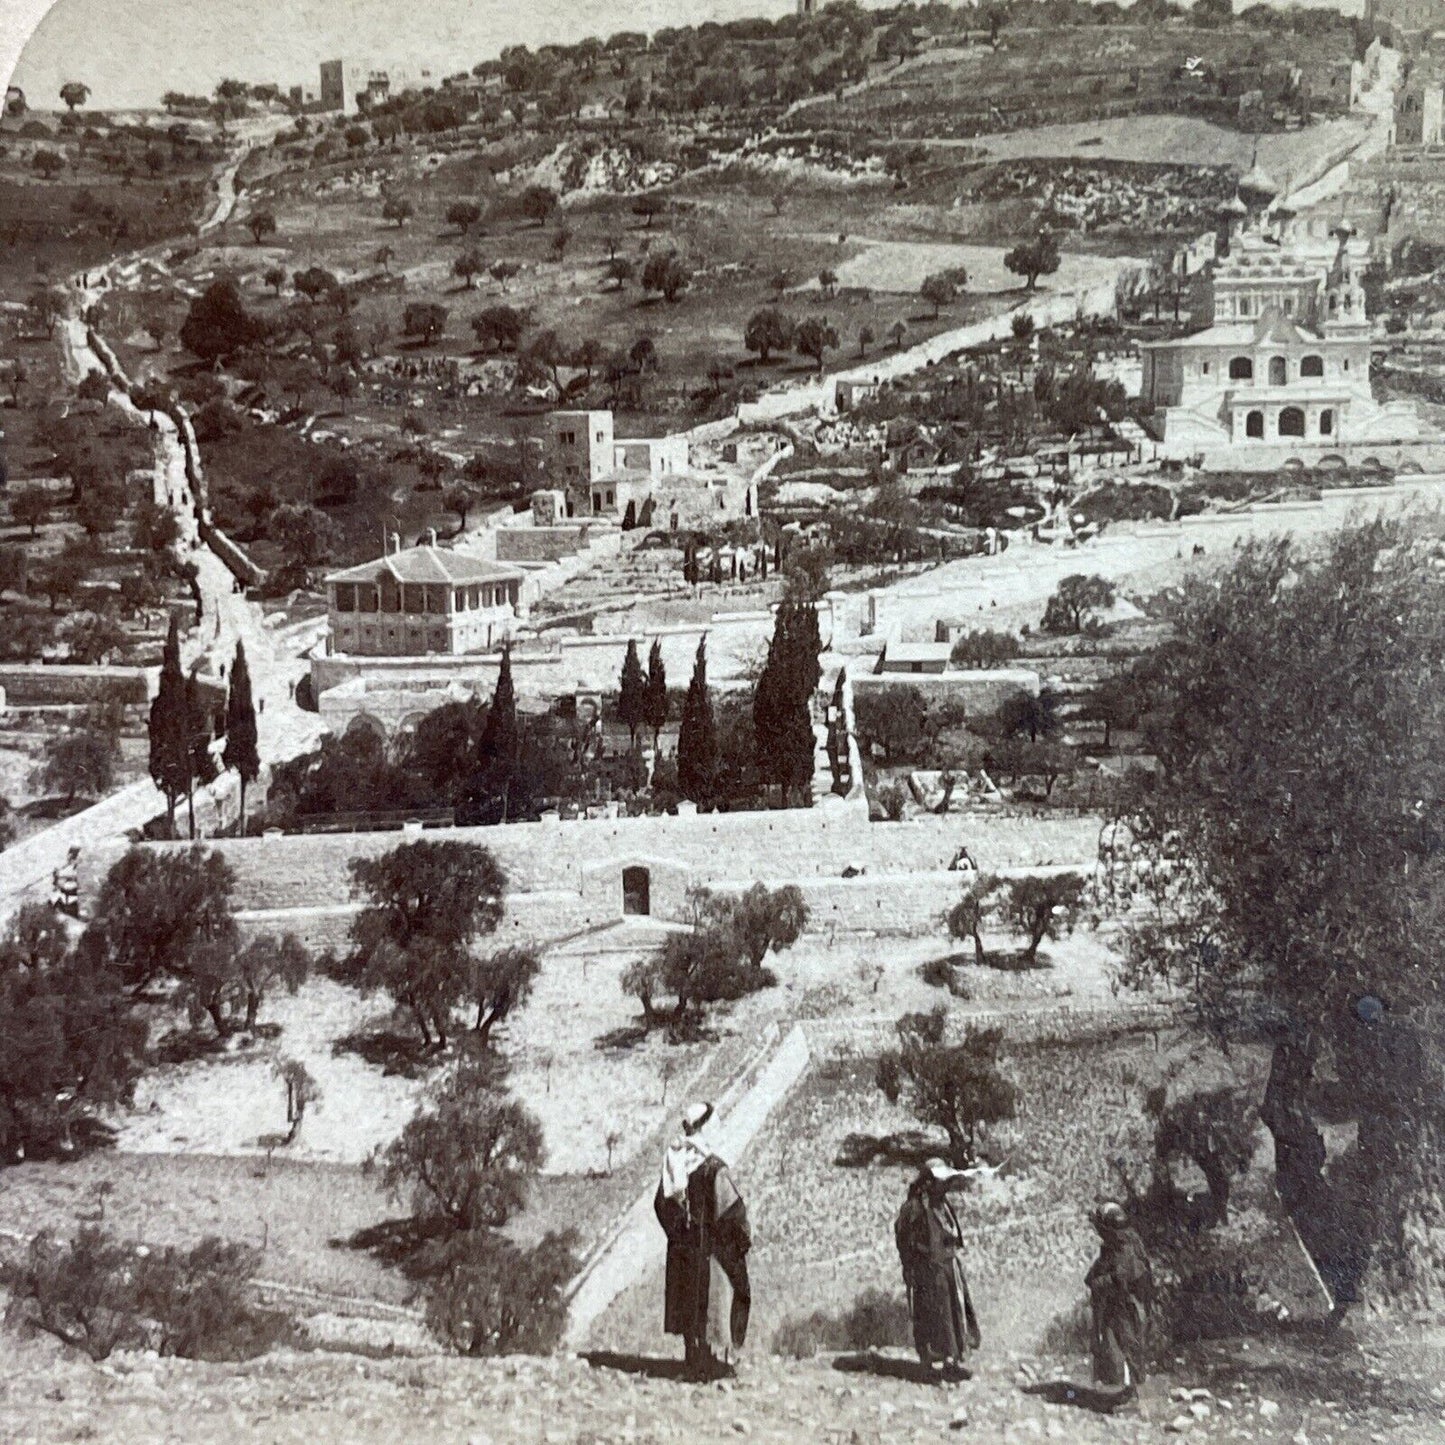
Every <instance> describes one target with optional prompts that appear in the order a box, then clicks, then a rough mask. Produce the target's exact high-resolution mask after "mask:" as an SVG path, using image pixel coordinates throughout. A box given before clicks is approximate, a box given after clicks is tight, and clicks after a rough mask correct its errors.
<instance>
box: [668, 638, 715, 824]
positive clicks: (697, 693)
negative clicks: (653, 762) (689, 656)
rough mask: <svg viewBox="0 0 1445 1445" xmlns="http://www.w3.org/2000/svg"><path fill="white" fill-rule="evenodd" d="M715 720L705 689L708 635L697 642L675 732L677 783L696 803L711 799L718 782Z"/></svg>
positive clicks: (702, 805) (701, 805) (680, 790)
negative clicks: (680, 725)
mask: <svg viewBox="0 0 1445 1445" xmlns="http://www.w3.org/2000/svg"><path fill="white" fill-rule="evenodd" d="M717 763H718V757H717V723H716V721H715V720H714V718H713V715H712V698H711V697H709V696H708V690H707V638H706V637H704V638H703V639H702V641H701V642H699V643H698V645H697V659H696V661H695V662H694V663H693V665H692V681H691V682H689V683H688V685H687V698H686V699H685V701H684V702H683V705H682V727H681V729H680V731H679V732H678V735H677V786H678V791H679V792H680V793H681V794H682V795H683V797H684V798H691V799H692V801H693V802H694V803H696V804H697V805H698V806H699V807H704V806H707V805H708V804H710V803H712V802H713V799H714V790H715V788H716V786H717Z"/></svg>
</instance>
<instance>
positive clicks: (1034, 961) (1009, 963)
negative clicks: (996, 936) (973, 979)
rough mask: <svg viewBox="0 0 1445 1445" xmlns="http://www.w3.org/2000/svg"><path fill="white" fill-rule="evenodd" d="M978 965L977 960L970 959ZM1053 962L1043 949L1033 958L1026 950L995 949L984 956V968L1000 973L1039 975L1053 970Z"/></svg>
mask: <svg viewBox="0 0 1445 1445" xmlns="http://www.w3.org/2000/svg"><path fill="white" fill-rule="evenodd" d="M968 962H970V963H976V962H977V960H975V959H969V960H968ZM1053 966H1054V965H1053V960H1052V959H1051V958H1050V957H1049V956H1048V954H1046V953H1045V952H1044V951H1043V950H1042V949H1040V950H1039V952H1037V953H1036V954H1034V956H1033V957H1032V958H1030V957H1029V954H1028V950H1027V949H1024V948H993V949H990V950H989V951H988V952H987V953H985V954H984V956H983V967H984V968H991V969H994V970H995V971H996V972H998V973H1039V972H1041V971H1043V970H1044V969H1049V968H1052V967H1053Z"/></svg>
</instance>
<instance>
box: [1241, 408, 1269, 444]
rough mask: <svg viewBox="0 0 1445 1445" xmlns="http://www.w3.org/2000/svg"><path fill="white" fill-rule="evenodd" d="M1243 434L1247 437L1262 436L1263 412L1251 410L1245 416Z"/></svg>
mask: <svg viewBox="0 0 1445 1445" xmlns="http://www.w3.org/2000/svg"><path fill="white" fill-rule="evenodd" d="M1244 434H1245V436H1247V437H1261V438H1262V437H1263V436H1264V413H1263V412H1262V411H1252V412H1250V413H1249V415H1248V416H1247V417H1245V419H1244Z"/></svg>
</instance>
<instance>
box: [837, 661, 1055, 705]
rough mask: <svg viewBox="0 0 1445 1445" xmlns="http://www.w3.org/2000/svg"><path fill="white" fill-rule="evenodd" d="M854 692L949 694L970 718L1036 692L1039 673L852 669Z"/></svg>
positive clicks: (1022, 669) (1007, 670) (927, 696)
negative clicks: (913, 690) (903, 690)
mask: <svg viewBox="0 0 1445 1445" xmlns="http://www.w3.org/2000/svg"><path fill="white" fill-rule="evenodd" d="M848 676H849V680H850V681H851V682H852V684H853V688H854V692H855V693H858V694H861V693H865V692H879V691H884V690H888V689H896V688H904V687H912V688H917V689H918V691H919V692H921V693H922V694H923V696H924V697H926V698H934V697H947V698H950V699H952V700H953V701H955V702H961V703H962V704H963V705H964V707H965V709H966V710H967V712H968V715H969V716H970V717H985V716H987V715H988V714H989V713H995V712H997V711H998V710H999V708H1000V707H1002V706H1003V704H1004V703H1005V701H1007V699H1009V698H1011V697H1016V696H1017V695H1018V694H1019V693H1032V694H1034V695H1037V693H1038V690H1039V675H1038V673H1036V672H1032V671H1030V670H1028V669H1027V668H1020V667H1009V668H993V669H990V670H988V671H960V672H931V673H930V672H874V673H865V672H862V671H859V672H858V673H856V675H855V673H854V672H853V670H852V669H850V670H849V674H848Z"/></svg>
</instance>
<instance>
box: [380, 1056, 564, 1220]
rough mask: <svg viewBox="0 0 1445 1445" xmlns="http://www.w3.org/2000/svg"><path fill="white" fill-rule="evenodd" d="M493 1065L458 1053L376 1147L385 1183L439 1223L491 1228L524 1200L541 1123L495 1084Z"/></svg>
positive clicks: (539, 1154) (417, 1213) (537, 1162)
mask: <svg viewBox="0 0 1445 1445" xmlns="http://www.w3.org/2000/svg"><path fill="white" fill-rule="evenodd" d="M495 1082H496V1071H495V1068H494V1066H492V1065H490V1064H488V1063H486V1062H484V1056H483V1057H482V1058H468V1059H464V1060H463V1061H462V1062H461V1064H460V1065H459V1066H458V1068H457V1069H456V1071H455V1072H454V1073H453V1074H452V1075H451V1076H450V1078H448V1079H447V1081H446V1082H445V1083H444V1084H443V1085H442V1086H441V1087H440V1088H439V1089H438V1090H436V1091H435V1093H434V1094H433V1096H432V1099H431V1101H430V1102H429V1103H428V1104H424V1105H423V1106H422V1107H421V1108H419V1109H418V1110H417V1111H416V1113H415V1114H414V1115H413V1116H412V1119H411V1121H410V1123H408V1124H407V1126H406V1128H404V1129H403V1130H402V1131H401V1133H400V1134H399V1135H398V1136H397V1137H396V1139H395V1140H393V1141H392V1143H391V1144H390V1145H388V1146H387V1148H386V1150H385V1151H384V1152H383V1154H382V1155H381V1159H382V1163H383V1165H384V1169H385V1173H384V1175H383V1180H384V1183H385V1185H386V1187H387V1188H388V1189H389V1190H390V1191H391V1192H392V1193H393V1194H395V1195H398V1196H404V1195H406V1194H407V1193H408V1192H409V1193H410V1197H411V1207H412V1214H413V1216H414V1217H415V1218H416V1219H417V1220H418V1221H420V1222H422V1223H423V1224H428V1223H430V1224H432V1225H434V1226H437V1227H439V1228H442V1229H446V1228H450V1229H453V1230H477V1229H488V1228H492V1229H496V1228H500V1227H501V1226H502V1225H504V1224H505V1223H506V1222H507V1220H508V1219H510V1218H511V1217H512V1215H513V1214H515V1213H516V1212H517V1210H519V1209H520V1208H521V1207H522V1206H523V1204H525V1203H526V1200H527V1187H528V1185H529V1183H530V1182H531V1180H532V1178H533V1176H534V1175H535V1174H536V1172H537V1170H538V1169H539V1168H540V1167H541V1164H542V1159H543V1145H542V1126H541V1125H540V1124H539V1123H538V1122H537V1120H536V1118H535V1117H534V1116H533V1115H532V1114H530V1113H529V1112H528V1111H527V1110H526V1109H525V1108H523V1106H522V1105H521V1104H519V1103H518V1102H517V1101H516V1100H515V1099H510V1098H508V1097H507V1096H506V1095H504V1094H502V1093H499V1092H497V1091H496V1089H495V1087H494V1085H495Z"/></svg>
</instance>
